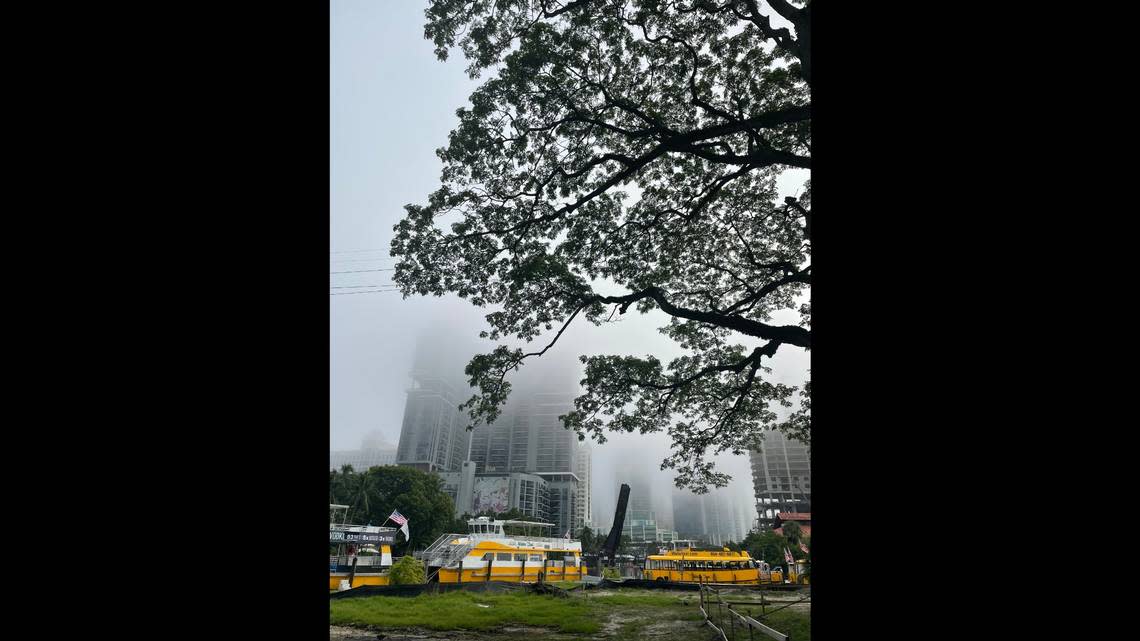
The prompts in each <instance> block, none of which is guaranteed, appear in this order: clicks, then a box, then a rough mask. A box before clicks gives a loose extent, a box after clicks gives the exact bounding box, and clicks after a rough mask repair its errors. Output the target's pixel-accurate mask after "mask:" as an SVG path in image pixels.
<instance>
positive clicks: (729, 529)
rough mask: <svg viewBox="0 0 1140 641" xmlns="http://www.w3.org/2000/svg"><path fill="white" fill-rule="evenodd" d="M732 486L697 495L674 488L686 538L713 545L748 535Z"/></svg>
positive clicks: (679, 522) (680, 530)
mask: <svg viewBox="0 0 1140 641" xmlns="http://www.w3.org/2000/svg"><path fill="white" fill-rule="evenodd" d="M733 496H734V494H733V492H732V491H731V490H730V489H718V490H712V491H711V492H709V493H707V494H694V493H693V492H690V491H688V490H684V491H681V490H674V494H673V505H674V512H675V514H676V517H677V525H676V528H677V534H678V535H679V536H680V537H681V538H684V539H694V540H698V541H704V542H705V543H708V544H710V545H726V544H727V543H729V542H736V541H740V540H742V539H743V538H744V536H745V534H746V532H745V530H746V528H745V527H743V525H742V523H741V520H740V515H741V511H740V510H739V509H738V505H737V503H738V502H737V501H734V500H733Z"/></svg>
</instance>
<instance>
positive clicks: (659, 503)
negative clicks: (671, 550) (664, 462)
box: [617, 452, 677, 543]
mask: <svg viewBox="0 0 1140 641" xmlns="http://www.w3.org/2000/svg"><path fill="white" fill-rule="evenodd" d="M631 454H633V453H632V452H631ZM617 482H618V484H619V485H620V484H621V483H625V484H627V485H629V503H628V504H627V506H626V511H625V522H624V523H623V525H622V535H629V538H630V540H631V541H633V542H635V543H643V542H651V541H672V540H675V539H676V538H677V532H676V531H675V530H674V529H673V522H674V520H673V493H672V492H671V491H670V488H671V487H672V486H671V485H670V483H669V481H668V480H667V479H664V478H662V477H661V475H656V474H654V473H653V472H651V470H650V465H649V461H648V459H646V458H645V457H637V456H636V455H634V456H631V458H630V459H629V461H628V464H626V465H624V466H623V467H622V469H621V471H620V473H619V474H618V478H617Z"/></svg>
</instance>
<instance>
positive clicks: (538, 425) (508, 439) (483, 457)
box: [471, 359, 590, 534]
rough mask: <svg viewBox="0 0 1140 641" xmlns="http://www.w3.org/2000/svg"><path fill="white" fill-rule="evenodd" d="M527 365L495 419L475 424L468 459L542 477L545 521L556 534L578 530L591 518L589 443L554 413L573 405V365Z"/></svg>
mask: <svg viewBox="0 0 1140 641" xmlns="http://www.w3.org/2000/svg"><path fill="white" fill-rule="evenodd" d="M527 367H528V368H529V371H528V377H527V378H525V379H523V380H521V381H518V382H515V383H514V385H515V387H514V389H513V390H512V391H511V396H510V399H509V400H508V401H507V405H506V406H505V407H504V408H503V412H502V414H501V415H500V416H499V418H498V420H496V421H495V422H494V423H492V424H491V425H480V426H479V427H476V428H475V431H474V433H473V434H472V437H471V461H473V462H474V463H475V464H476V465H477V466H478V473H480V474H506V473H522V472H525V473H527V474H534V475H537V476H540V477H542V478H543V479H545V480H546V482H547V492H548V494H547V498H548V508H549V512H548V519H549V521H550V522H551V523H554V526H555V529H556V531H557V533H558V534H563V533H564V532H566V531H570V532H571V533H572V534H577V533H578V532H580V531H581V529H582V527H583V526H584V525H585V524H586V522H587V521H588V519H589V504H590V481H589V477H588V474H589V461H588V460H587V461H585V462H583V460H582V458H583V456H586V457H588V456H589V449H584V448H583V447H582V446H581V444H580V443H579V441H578V436H577V434H575V433H574V432H573V431H571V430H568V429H566V428H565V427H564V426H563V424H562V422H561V421H560V420H559V418H558V417H560V416H562V415H564V414H566V413H568V412H570V411H571V410H573V409H574V397H575V396H576V395H577V384H576V383H575V381H574V377H575V376H576V370H575V369H571V367H572V365H571V364H570V363H566V362H560V361H555V360H554V359H551V360H550V361H546V362H543V363H541V364H540V363H539V362H536V363H533V364H532V363H528V364H527ZM583 452H585V453H584V454H583ZM583 472H585V475H586V476H583Z"/></svg>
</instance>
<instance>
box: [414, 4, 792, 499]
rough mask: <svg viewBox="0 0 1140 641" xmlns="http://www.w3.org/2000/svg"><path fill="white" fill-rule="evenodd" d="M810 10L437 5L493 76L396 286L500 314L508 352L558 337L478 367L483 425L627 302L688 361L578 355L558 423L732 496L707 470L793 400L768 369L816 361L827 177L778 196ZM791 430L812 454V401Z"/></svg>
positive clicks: (460, 136)
mask: <svg viewBox="0 0 1140 641" xmlns="http://www.w3.org/2000/svg"><path fill="white" fill-rule="evenodd" d="M809 16H810V4H805V3H791V2H787V1H784V0H769V1H767V2H758V1H756V0H717V1H712V0H708V1H704V0H676V1H665V0H573V1H567V2H559V1H558V0H433V1H432V2H431V5H430V7H429V9H428V10H427V17H428V24H427V27H426V36H427V37H428V38H430V39H431V40H433V41H434V43H435V45H436V53H437V55H438V56H439V57H440V58H441V59H443V58H446V57H447V54H448V50H449V49H451V48H453V47H456V46H458V47H459V48H460V49H461V50H462V52H463V54H464V55H465V56H466V58H467V59H468V60H469V62H470V66H469V68H468V72H469V73H470V74H471V76H472V77H477V76H479V75H481V74H483V73H484V72H487V74H488V75H489V79H487V80H486V81H485V82H484V83H483V84H482V85H481V86H480V87H479V88H478V89H477V90H476V91H475V93H474V94H473V95H472V96H471V107H470V108H464V109H460V110H459V111H458V117H459V125H458V127H457V128H456V129H455V130H454V131H453V132H452V133H451V136H450V140H449V144H448V146H447V147H446V148H444V149H441V150H440V151H439V155H440V158H441V159H442V160H443V162H444V169H443V175H442V185H441V186H440V188H439V189H438V190H437V191H436V192H434V193H433V194H431V196H430V197H429V199H428V202H427V204H426V205H408V206H407V207H406V209H407V216H406V217H405V218H404V219H403V220H402V221H401V222H400V223H399V224H398V225H396V228H395V231H396V235H395V238H394V240H393V241H392V254H393V255H394V256H397V257H398V259H399V260H398V262H397V265H396V272H395V276H394V279H395V282H396V283H397V284H398V285H399V287H400V288H401V289H402V291H403V292H404V294H405V296H407V295H411V294H421V295H427V294H434V295H443V294H445V293H449V292H451V293H456V294H458V295H459V296H461V297H464V298H468V299H470V300H471V301H472V302H473V303H474V304H476V305H478V306H492V307H494V308H495V311H493V312H491V313H490V314H488V315H487V317H486V318H487V321H488V323H489V324H490V330H489V331H488V332H484V333H483V335H484V336H487V337H490V338H491V339H493V340H500V339H504V338H507V337H514V338H517V339H522V340H525V341H532V340H534V339H536V338H538V337H539V336H540V335H542V334H543V333H544V332H551V333H552V334H553V336H552V337H551V338H552V340H549V339H547V338H544V339H543V340H542V341H541V342H540V343H539V344H540V345H543V348H542V349H538V348H536V349H534V350H533V351H524V350H521V349H517V348H510V347H508V346H505V345H500V346H499V347H498V348H496V349H495V350H494V351H493V352H492V353H490V354H483V355H478V356H476V357H475V358H474V359H473V360H472V361H471V363H470V364H469V365H468V368H467V373H468V375H469V376H470V378H471V383H472V385H473V386H475V387H477V390H478V393H477V394H476V395H475V396H473V397H472V399H470V401H468V402H467V403H466V404H465V405H466V407H467V408H468V410H469V412H470V415H471V417H472V420H473V424H478V423H480V422H489V421H493V420H494V419H495V418H496V417H497V416H498V415H499V409H500V407H501V406H502V405H503V404H504V403H505V402H506V398H507V395H508V393H509V392H510V381H509V380H507V378H506V376H507V374H508V372H510V371H511V370H514V369H517V368H518V367H519V366H520V365H521V364H522V363H523V361H524V360H525V359H526V358H529V357H536V356H541V355H542V354H543V353H545V352H546V351H547V350H549V349H552V348H554V346H555V344H556V342H557V340H558V338H559V337H560V336H561V335H562V332H563V330H565V328H566V327H567V326H568V325H569V324H570V323H572V322H573V321H574V320H575V319H579V318H582V319H585V320H586V321H587V322H590V323H594V324H597V325H602V324H604V323H606V322H609V321H611V320H612V319H613V318H614V317H615V315H617V314H625V313H626V312H627V311H628V310H629V309H630V308H631V307H633V308H634V309H636V310H637V311H639V312H641V313H646V312H648V311H650V310H652V309H658V310H660V311H662V312H664V313H665V314H666V315H668V316H669V317H670V321H669V322H668V324H667V325H665V326H664V327H662V328H661V331H662V332H663V333H664V334H666V335H667V336H669V337H670V338H671V339H673V340H675V341H676V342H677V343H678V344H679V346H680V347H681V348H682V349H683V350H684V355H683V356H681V357H679V358H675V359H672V360H671V361H669V362H668V363H663V362H662V361H661V360H660V359H658V358H656V357H653V356H646V357H644V358H635V357H629V356H607V355H590V356H583V357H582V360H583V362H584V363H585V365H586V378H585V380H584V381H583V384H584V385H585V388H586V391H585V393H584V394H583V395H582V396H580V397H579V398H578V399H577V400H576V401H575V405H576V409H575V410H574V411H573V412H571V413H570V414H569V415H567V416H565V417H563V419H564V422H565V424H566V425H567V427H569V428H573V429H575V430H577V431H578V434H579V437H580V438H584V437H586V436H588V435H589V436H593V437H594V438H595V439H596V440H598V441H599V442H602V441H605V436H604V432H605V430H606V429H610V430H621V431H627V432H634V431H639V432H642V433H648V432H658V431H667V432H668V434H669V435H670V436H671V437H672V441H673V443H672V447H673V450H672V454H671V456H670V457H669V458H668V459H666V461H665V462H664V464H663V466H665V467H671V468H674V469H676V470H677V472H678V475H677V483H678V485H687V486H690V487H692V488H693V489H695V490H697V491H702V490H704V489H705V488H706V487H707V485H708V484H710V483H711V484H715V485H723V484H724V483H726V482H727V480H728V477H727V476H726V475H724V474H721V473H718V472H716V471H715V466H714V465H713V463H712V459H711V455H712V454H715V453H719V452H724V451H732V452H734V453H737V454H740V453H743V452H744V451H746V450H748V449H754V448H756V447H758V446H759V444H760V439H761V438H762V431H763V428H764V427H767V426H774V425H776V424H777V422H778V421H777V416H776V414H775V412H773V411H772V409H771V408H770V405H771V404H772V403H776V404H779V405H783V406H785V407H792V406H793V400H794V397H795V393H796V389H795V388H793V387H789V386H786V385H782V384H777V383H772V382H769V381H767V380H765V377H764V374H766V373H768V372H769V369H768V368H767V367H766V366H765V362H764V359H765V358H768V359H770V358H771V357H772V356H773V355H774V354H775V353H776V351H777V350H778V349H780V348H781V347H782V346H788V347H791V348H802V349H809V348H810V347H811V330H810V305H809V304H808V303H806V302H805V301H806V300H807V296H806V294H807V290H808V288H809V287H810V284H811V265H810V255H811V202H810V182H809V183H808V184H806V185H805V187H804V189H803V190H802V192H801V194H800V195H799V196H798V197H788V198H786V199H784V200H782V201H781V200H779V199H778V198H777V192H776V186H775V182H776V177H777V176H778V175H779V173H780V172H782V171H784V170H786V169H787V168H789V167H796V168H801V169H810V167H811V157H810V147H811V135H810V133H811V102H810V82H811V57H810V46H809V43H810V33H811V31H810V17H809ZM780 18H782V20H780ZM788 24H790V25H791V27H790V28H789V27H788V26H787V25H788ZM780 25H784V26H780ZM780 310H792V311H793V312H797V311H798V313H799V316H798V321H796V322H794V324H778V323H775V322H773V314H774V313H775V312H777V311H780ZM785 322H787V321H785ZM555 330H557V331H556V332H555ZM805 393H806V391H804V392H801V394H805ZM802 400H803V401H806V400H807V399H806V396H805V397H804V398H803V399H802ZM784 427H785V428H786V429H788V430H789V431H790V432H792V433H793V435H795V436H797V437H798V438H801V439H806V438H807V435H808V434H809V430H810V406H808V405H806V404H805V403H802V402H801V406H800V408H799V410H798V411H797V412H796V413H795V414H794V415H793V419H792V420H790V421H789V422H787V423H785V424H784Z"/></svg>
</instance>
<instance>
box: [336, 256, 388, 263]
mask: <svg viewBox="0 0 1140 641" xmlns="http://www.w3.org/2000/svg"><path fill="white" fill-rule="evenodd" d="M378 260H392V259H391V258H388V257H387V256H385V257H383V258H358V259H356V260H333V259H331V258H330V259H329V262H332V263H374V262H376V261H378Z"/></svg>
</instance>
